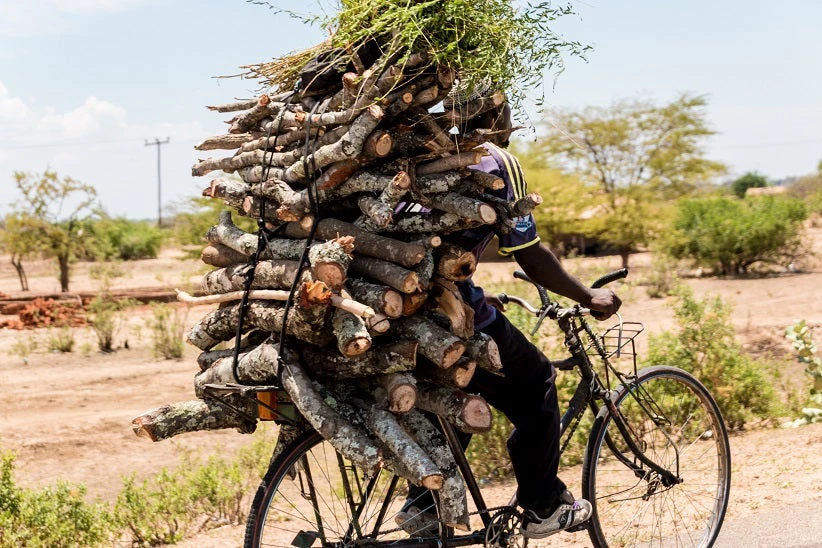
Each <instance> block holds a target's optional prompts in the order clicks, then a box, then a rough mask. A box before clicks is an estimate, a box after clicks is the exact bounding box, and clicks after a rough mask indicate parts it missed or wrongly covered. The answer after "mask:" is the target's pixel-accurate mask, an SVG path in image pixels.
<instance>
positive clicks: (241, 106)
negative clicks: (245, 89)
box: [206, 97, 260, 112]
mask: <svg viewBox="0 0 822 548" xmlns="http://www.w3.org/2000/svg"><path fill="white" fill-rule="evenodd" d="M259 100H260V99H259V97H258V98H256V99H245V100H243V101H237V102H235V103H227V104H224V105H213V106H207V107H206V108H207V109H208V110H211V111H214V112H237V111H240V110H248V109H250V108H253V107H254V105H256V104H257V102H258V101H259Z"/></svg>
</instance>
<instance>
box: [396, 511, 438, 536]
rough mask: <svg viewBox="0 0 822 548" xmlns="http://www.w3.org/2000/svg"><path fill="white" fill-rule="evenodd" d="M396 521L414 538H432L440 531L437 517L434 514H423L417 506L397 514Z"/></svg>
mask: <svg viewBox="0 0 822 548" xmlns="http://www.w3.org/2000/svg"><path fill="white" fill-rule="evenodd" d="M394 521H395V522H396V523H397V525H398V526H399V527H401V528H402V530H403V531H405V532H406V533H408V534H409V535H410V536H412V537H430V536H432V535H436V534H437V531H438V530H439V523H438V520H437V515H436V514H435V513H434V512H423V511H422V510H420V509H419V508H417V507H416V506H409V507H408V508H406V509H404V510H400V511H399V512H397V515H396V516H395V517H394Z"/></svg>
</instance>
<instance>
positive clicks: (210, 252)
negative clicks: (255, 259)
mask: <svg viewBox="0 0 822 548" xmlns="http://www.w3.org/2000/svg"><path fill="white" fill-rule="evenodd" d="M200 260H201V261H203V262H204V263H205V264H207V265H209V266H216V267H227V266H231V265H234V264H237V263H244V262H245V261H247V260H248V256H247V255H243V254H242V253H239V252H237V251H234V250H233V249H231V248H230V247H227V246H224V245H222V244H211V245H208V246H206V247H205V248H204V249H203V252H202V253H201V254H200Z"/></svg>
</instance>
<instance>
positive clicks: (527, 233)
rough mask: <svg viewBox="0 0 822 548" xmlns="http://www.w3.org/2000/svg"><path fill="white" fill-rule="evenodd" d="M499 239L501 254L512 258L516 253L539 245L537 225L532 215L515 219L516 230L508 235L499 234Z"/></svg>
mask: <svg viewBox="0 0 822 548" xmlns="http://www.w3.org/2000/svg"><path fill="white" fill-rule="evenodd" d="M497 238H499V254H500V255H502V256H503V257H510V256H511V254H512V253H514V252H515V251H519V250H520V249H525V248H526V247H531V246H532V245H536V244H537V243H539V235H538V234H537V223H536V221H534V216H533V215H531V214H530V213H529V214H528V215H526V216H524V217H517V218H516V219H514V228H513V229H512V230H511V232H509V233H508V234H501V233H497Z"/></svg>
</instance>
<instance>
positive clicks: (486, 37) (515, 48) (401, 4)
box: [246, 0, 588, 108]
mask: <svg viewBox="0 0 822 548" xmlns="http://www.w3.org/2000/svg"><path fill="white" fill-rule="evenodd" d="M254 3H260V4H266V5H268V6H269V7H271V9H273V10H275V11H278V12H286V10H282V9H281V8H277V7H275V6H272V5H271V4H269V3H267V2H256V1H255V2H254ZM288 13H290V14H291V15H293V16H295V17H298V18H300V19H302V20H303V21H305V22H308V23H314V24H320V25H322V26H323V27H325V28H329V29H331V32H332V33H333V34H332V36H331V37H330V38H329V39H328V40H327V41H325V42H323V43H322V44H319V45H317V46H314V47H313V48H309V49H307V50H304V51H300V52H295V53H291V54H289V55H287V56H285V57H282V58H279V59H275V60H273V61H270V62H266V63H260V64H256V65H250V66H248V67H246V68H248V69H249V71H250V72H249V74H248V75H249V76H252V77H260V78H262V79H264V80H265V81H266V82H267V83H268V84H270V85H272V86H273V87H274V88H275V89H277V90H279V91H287V90H290V89H292V88H293V87H294V85H295V84H296V82H297V80H298V79H299V75H300V70H301V69H302V67H303V66H304V65H305V64H306V63H307V62H308V61H309V60H311V59H313V58H314V57H315V56H317V55H319V54H322V53H331V54H332V55H335V56H336V57H337V58H338V60H339V61H340V63H341V64H343V65H344V64H347V63H350V62H351V61H352V52H355V51H357V48H358V47H360V46H361V45H363V44H367V43H370V42H375V43H376V44H377V45H378V46H379V48H380V49H381V52H382V53H383V54H387V56H388V57H395V58H398V59H399V60H400V61H402V60H403V58H407V57H408V56H410V55H412V54H413V53H425V54H427V55H428V58H429V59H430V62H431V64H433V65H446V66H450V67H452V68H454V69H456V71H457V73H458V74H459V77H460V80H461V83H462V86H461V87H463V88H464V89H467V90H468V91H469V92H470V91H472V90H473V89H474V88H475V87H477V86H479V85H481V86H482V87H484V88H488V87H491V88H493V89H501V90H505V91H506V93H507V95H508V99H509V101H510V102H511V103H512V104H513V106H514V107H515V108H517V107H519V106H521V101H522V98H523V96H524V94H525V92H526V91H528V90H531V89H534V88H539V87H541V84H542V82H543V78H544V74H545V71H546V70H551V69H553V70H557V71H561V70H562V67H563V55H571V56H581V55H583V54H584V53H585V51H587V49H588V46H584V45H582V44H581V43H580V42H576V41H569V40H566V39H565V38H563V36H562V35H561V34H559V33H558V32H557V31H556V30H554V29H553V27H554V24H555V22H556V21H557V20H558V19H559V18H561V17H563V16H566V15H570V14H572V13H573V11H572V8H571V7H570V6H568V5H561V6H558V5H555V4H553V3H551V2H539V3H521V4H520V6H519V7H517V6H515V5H514V3H512V2H510V1H509V0H423V1H419V0H341V2H340V5H339V11H338V12H337V13H336V15H333V16H328V17H312V18H306V17H302V16H298V15H296V14H294V13H291V12H288Z"/></svg>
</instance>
